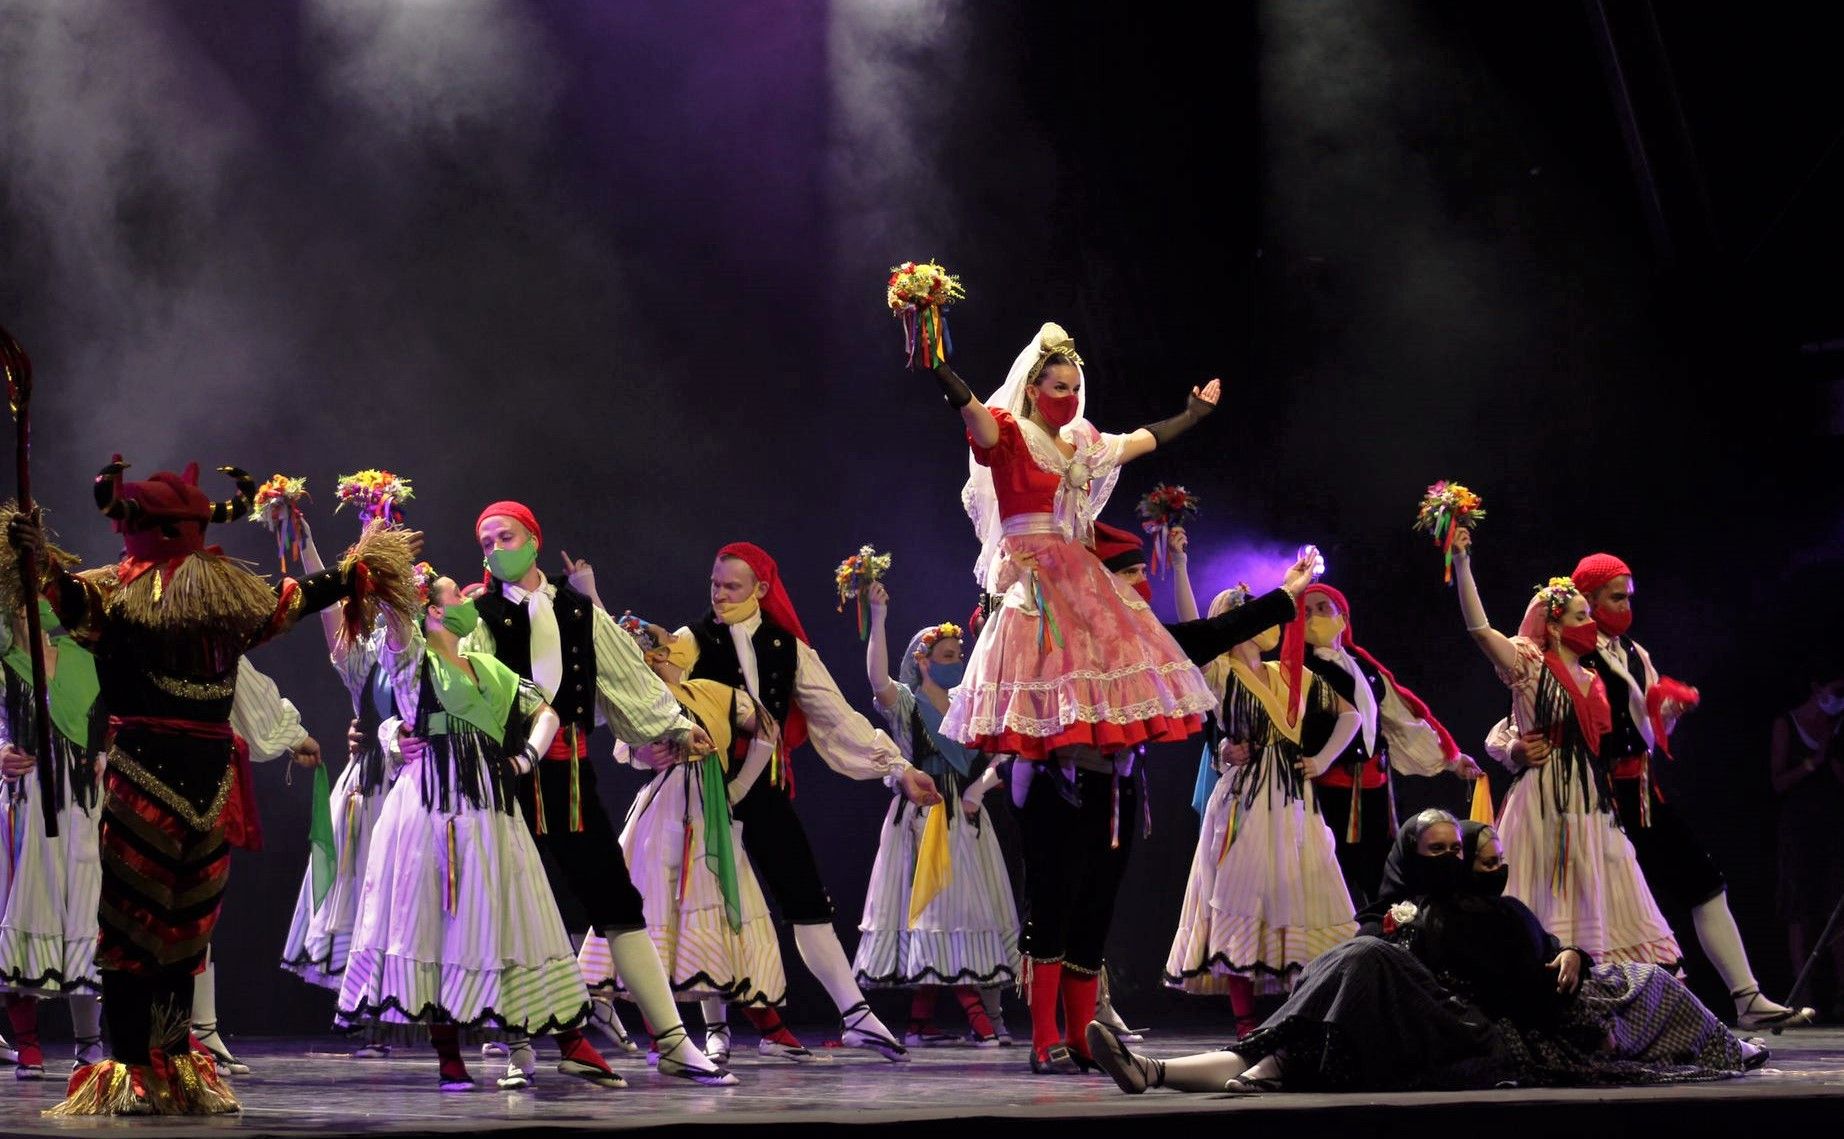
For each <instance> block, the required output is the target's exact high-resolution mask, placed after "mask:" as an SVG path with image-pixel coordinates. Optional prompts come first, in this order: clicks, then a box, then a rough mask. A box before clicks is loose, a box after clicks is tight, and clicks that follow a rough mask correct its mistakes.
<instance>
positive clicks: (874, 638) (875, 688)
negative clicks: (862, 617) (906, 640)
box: [864, 581, 896, 708]
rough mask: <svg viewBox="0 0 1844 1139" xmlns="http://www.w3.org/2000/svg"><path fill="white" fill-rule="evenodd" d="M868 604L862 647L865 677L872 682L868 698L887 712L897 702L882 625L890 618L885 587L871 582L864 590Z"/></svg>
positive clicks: (887, 643)
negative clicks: (868, 622)
mask: <svg viewBox="0 0 1844 1139" xmlns="http://www.w3.org/2000/svg"><path fill="white" fill-rule="evenodd" d="M867 596H868V597H869V598H870V602H871V638H870V640H869V641H867V642H865V646H864V676H865V679H866V680H868V681H870V682H871V695H872V696H873V697H874V698H875V699H876V700H877V703H878V705H879V706H881V707H884V708H888V707H890V703H891V701H893V700H895V699H896V681H894V680H892V679H890V641H889V637H888V635H887V633H886V631H885V628H884V621H885V619H886V618H888V617H889V615H890V593H889V591H888V590H886V589H884V583H883V582H881V581H874V582H872V583H871V584H870V586H869V587H867Z"/></svg>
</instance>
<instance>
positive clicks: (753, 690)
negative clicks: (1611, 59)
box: [730, 609, 762, 700]
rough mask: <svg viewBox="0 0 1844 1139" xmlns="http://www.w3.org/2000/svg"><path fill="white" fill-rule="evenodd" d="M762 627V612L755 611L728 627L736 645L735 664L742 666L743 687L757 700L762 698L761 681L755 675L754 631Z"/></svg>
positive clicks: (731, 638) (732, 640)
mask: <svg viewBox="0 0 1844 1139" xmlns="http://www.w3.org/2000/svg"><path fill="white" fill-rule="evenodd" d="M761 627H762V611H761V610H760V609H758V610H756V611H755V612H754V613H753V614H751V615H750V617H749V620H747V621H744V622H743V623H742V624H740V625H731V626H730V640H731V642H732V643H733V644H735V645H736V662H737V663H738V664H740V665H742V666H743V687H744V688H747V689H748V690H749V694H750V695H751V696H754V697H755V698H756V699H757V700H760V699H761V698H762V681H761V677H760V676H758V675H757V673H756V642H755V635H756V630H758V629H760V628H761Z"/></svg>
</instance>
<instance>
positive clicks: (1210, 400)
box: [1191, 380, 1223, 407]
mask: <svg viewBox="0 0 1844 1139" xmlns="http://www.w3.org/2000/svg"><path fill="white" fill-rule="evenodd" d="M1191 398H1192V399H1195V400H1201V401H1202V402H1204V403H1207V404H1209V405H1210V406H1211V407H1215V406H1216V405H1217V402H1218V401H1219V400H1221V399H1222V398H1223V381H1222V380H1211V381H1210V382H1209V383H1207V384H1205V385H1204V386H1203V387H1201V388H1192V389H1191Z"/></svg>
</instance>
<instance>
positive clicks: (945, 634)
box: [922, 621, 961, 653]
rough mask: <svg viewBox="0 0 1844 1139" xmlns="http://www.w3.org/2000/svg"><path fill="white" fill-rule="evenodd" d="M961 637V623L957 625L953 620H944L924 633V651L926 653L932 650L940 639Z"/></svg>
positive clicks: (957, 638)
mask: <svg viewBox="0 0 1844 1139" xmlns="http://www.w3.org/2000/svg"><path fill="white" fill-rule="evenodd" d="M960 637H961V631H960V626H959V625H956V624H955V623H954V622H952V621H943V622H942V623H941V624H939V625H936V626H935V627H934V628H933V629H929V630H928V631H926V632H924V633H923V634H922V651H923V652H925V653H926V652H929V651H931V650H932V649H934V647H935V645H936V643H937V642H939V641H943V640H947V639H950V638H951V639H954V640H959V639H960Z"/></svg>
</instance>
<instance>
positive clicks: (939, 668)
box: [928, 660, 967, 688]
mask: <svg viewBox="0 0 1844 1139" xmlns="http://www.w3.org/2000/svg"><path fill="white" fill-rule="evenodd" d="M966 671H967V662H966V661H960V660H957V661H955V662H954V663H953V664H942V663H940V662H939V661H932V660H931V661H929V662H928V678H929V679H930V680H932V681H934V682H935V683H936V684H939V685H941V687H943V688H953V687H954V686H955V685H957V684H959V683H960V678H961V677H962V676H963V675H965V674H966Z"/></svg>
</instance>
